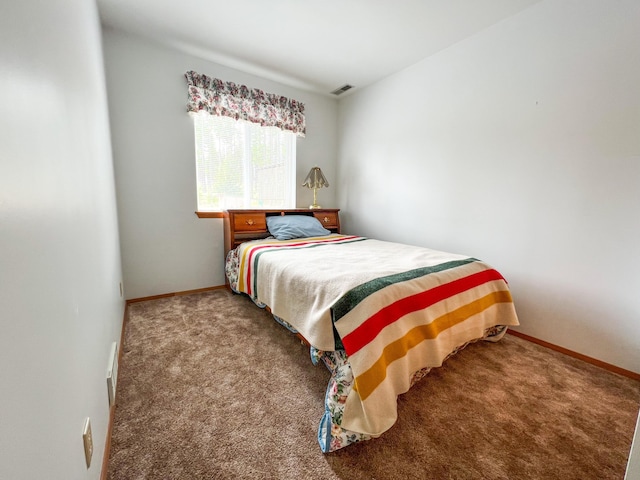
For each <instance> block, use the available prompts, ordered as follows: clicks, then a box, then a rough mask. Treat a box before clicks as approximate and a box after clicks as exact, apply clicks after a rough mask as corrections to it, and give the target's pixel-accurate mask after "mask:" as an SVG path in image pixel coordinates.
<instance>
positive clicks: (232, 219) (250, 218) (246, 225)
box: [224, 208, 340, 258]
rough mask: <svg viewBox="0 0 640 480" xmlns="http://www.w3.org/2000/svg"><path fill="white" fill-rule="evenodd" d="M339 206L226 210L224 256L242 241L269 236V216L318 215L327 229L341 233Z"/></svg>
mask: <svg viewBox="0 0 640 480" xmlns="http://www.w3.org/2000/svg"><path fill="white" fill-rule="evenodd" d="M339 211H340V209H339V208H319V209H314V210H310V209H308V208H294V209H284V210H225V212H224V256H225V258H227V253H229V250H231V249H233V248H236V247H237V246H238V245H240V244H241V243H242V242H247V241H249V240H257V239H259V238H266V237H268V236H269V231H268V230H267V217H269V216H274V215H309V216H311V217H316V218H317V219H318V220H320V223H322V225H323V226H324V228H326V229H327V230H331V232H333V233H340V217H339V215H338V212H339Z"/></svg>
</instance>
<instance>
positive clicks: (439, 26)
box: [97, 0, 540, 95]
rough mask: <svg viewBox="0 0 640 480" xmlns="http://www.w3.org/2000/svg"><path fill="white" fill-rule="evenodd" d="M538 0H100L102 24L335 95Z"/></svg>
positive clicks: (437, 49) (298, 86)
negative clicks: (346, 86) (340, 89)
mask: <svg viewBox="0 0 640 480" xmlns="http://www.w3.org/2000/svg"><path fill="white" fill-rule="evenodd" d="M539 1H540V0H395V1H391V0H225V1H222V0H97V4H98V8H99V11H100V16H101V21H102V23H103V24H104V25H107V26H110V27H113V28H116V29H120V30H124V31H128V32H133V33H135V34H137V35H141V36H144V37H148V38H151V39H153V40H156V41H159V42H161V43H164V44H166V45H169V46H172V47H174V48H177V49H179V50H182V51H184V52H186V53H189V54H192V55H195V56H198V57H201V58H204V59H207V60H210V61H213V62H216V63H219V64H222V65H225V66H228V67H232V68H235V69H238V70H242V71H244V72H247V73H251V74H254V75H258V76H261V77H264V78H268V79H271V80H275V81H278V82H280V83H284V84H286V85H291V86H294V87H297V88H301V89H304V90H310V91H314V92H318V93H322V94H327V95H329V94H330V92H332V91H333V90H336V89H338V88H339V87H342V86H343V85H345V84H350V85H353V86H355V87H356V88H354V89H352V90H350V92H353V91H356V90H357V88H358V87H364V86H366V85H369V84H371V83H374V82H376V81H377V80H380V79H381V78H384V77H386V76H388V75H390V74H392V73H394V72H397V71H399V70H402V69H403V68H405V67H408V66H409V65H412V64H414V63H416V62H418V61H419V60H421V59H423V58H425V57H428V56H430V55H433V54H434V53H436V52H438V51H440V50H443V49H445V48H447V47H448V46H450V45H453V44H454V43H457V42H459V41H461V40H463V39H465V38H468V37H470V36H472V35H474V34H475V33H477V32H479V31H480V30H483V29H485V28H487V27H489V26H490V25H493V24H495V23H497V22H500V21H501V20H503V19H505V18H507V17H509V16H512V15H515V14H517V13H518V12H520V11H522V10H524V9H525V8H527V7H529V6H530V5H532V4H534V3H537V2H539ZM202 73H206V72H202ZM343 95H348V93H345V94H343Z"/></svg>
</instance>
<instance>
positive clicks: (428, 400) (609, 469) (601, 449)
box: [108, 290, 640, 480]
mask: <svg viewBox="0 0 640 480" xmlns="http://www.w3.org/2000/svg"><path fill="white" fill-rule="evenodd" d="M328 378H329V372H328V371H327V370H326V368H325V367H324V366H323V365H318V366H316V367H314V366H313V365H312V364H311V361H310V359H309V355H308V350H307V348H306V347H304V346H303V345H301V344H300V342H299V341H298V340H297V339H296V338H295V337H294V336H293V335H292V334H290V333H289V332H288V331H287V330H285V329H284V328H283V327H281V326H280V325H278V324H277V323H275V322H274V321H273V320H272V319H271V317H270V316H269V314H268V313H267V312H265V311H263V310H260V309H259V308H257V307H256V306H255V305H254V304H253V303H252V302H251V301H250V300H249V299H248V298H247V297H244V296H238V295H233V294H231V293H229V292H227V291H226V290H215V291H212V292H208V293H201V294H194V295H188V296H177V297H171V298H166V299H160V300H153V301H147V302H141V303H135V304H132V305H130V307H129V321H128V322H127V325H126V330H125V341H124V346H123V357H122V362H121V364H120V375H119V383H118V398H117V404H116V414H115V423H114V425H113V434H112V443H111V454H110V460H109V471H108V478H109V479H111V480H119V479H126V480H131V479H143V478H144V479H236V478H238V479H244V478H253V479H263V478H268V479H280V478H283V479H307V478H309V479H311V478H315V479H344V480H347V479H349V480H352V479H510V480H513V479H563V480H566V479H581V480H585V479H599V480H602V479H622V478H623V477H624V472H625V468H626V462H627V456H628V454H629V449H630V446H631V439H632V437H633V430H634V426H635V420H636V415H637V414H638V407H639V405H640V383H639V382H637V381H634V380H631V379H629V378H625V377H621V376H618V375H616V374H612V373H609V372H607V371H605V370H602V369H600V368H597V367H594V366H592V365H589V364H586V363H583V362H581V361H579V360H576V359H573V358H571V357H567V356H565V355H562V354H559V353H556V352H554V351H551V350H548V349H545V348H543V347H540V346H538V345H535V344H532V343H530V342H527V341H525V340H522V339H520V338H517V337H515V336H512V335H507V336H506V337H505V338H504V339H503V340H502V341H501V342H499V343H497V344H490V343H486V342H478V343H475V344H472V345H470V346H468V347H467V348H466V349H464V350H463V351H461V352H460V353H458V354H457V355H455V356H454V357H452V358H450V359H449V360H448V361H447V362H446V363H445V365H444V366H443V367H441V368H437V369H434V370H433V371H432V372H431V373H430V374H429V375H428V376H427V377H426V378H425V379H423V380H422V381H421V382H419V383H418V384H417V385H416V386H415V387H414V388H413V389H412V390H410V391H409V392H408V393H406V394H404V395H402V396H401V397H400V398H399V399H398V402H399V420H398V422H397V423H396V425H394V426H393V428H391V430H389V431H387V432H386V433H385V434H384V435H383V436H382V437H380V438H378V439H374V440H370V441H367V442H362V443H359V444H355V445H351V446H349V447H347V448H344V449H342V450H339V451H338V452H334V453H331V454H323V453H321V451H320V448H319V446H318V443H317V440H316V431H317V425H318V420H319V419H320V416H321V414H322V412H323V399H324V393H325V388H326V384H327V381H328Z"/></svg>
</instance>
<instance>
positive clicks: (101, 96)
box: [0, 0, 124, 480]
mask: <svg viewBox="0 0 640 480" xmlns="http://www.w3.org/2000/svg"><path fill="white" fill-rule="evenodd" d="M108 128H109V125H108V116H107V100H106V90H105V79H104V70H103V60H102V51H101V33H100V24H99V19H98V14H97V9H96V7H95V4H94V2H87V1H85V0H49V1H47V2H42V1H38V0H22V1H20V2H2V3H0V385H1V386H2V394H1V395H0V478H2V479H11V480H21V479H24V480H32V479H40V478H42V479H44V478H46V479H52V480H57V479H59V480H72V479H97V478H99V477H100V470H101V467H102V455H103V452H104V447H105V438H106V434H107V425H108V420H109V405H108V397H107V390H106V378H105V375H106V369H107V361H108V355H109V348H110V346H111V343H112V342H113V341H116V340H119V336H120V329H121V326H122V316H123V312H124V301H123V299H121V298H120V292H119V283H120V281H121V269H120V253H119V243H118V230H117V219H116V201H115V191H114V180H113V165H112V161H111V147H110V140H109V130H108ZM86 417H90V418H91V421H92V431H93V439H94V453H93V459H92V464H91V468H90V469H89V470H87V467H86V465H85V459H84V451H83V446H82V428H83V424H84V421H85V418H86Z"/></svg>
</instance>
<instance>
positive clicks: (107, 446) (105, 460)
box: [100, 302, 129, 480]
mask: <svg viewBox="0 0 640 480" xmlns="http://www.w3.org/2000/svg"><path fill="white" fill-rule="evenodd" d="M128 320H129V304H128V303H126V302H125V304H124V314H123V315H122V329H121V330H120V343H119V344H118V370H120V365H122V350H123V348H122V345H123V344H124V330H125V328H126V326H127V321H128ZM117 398H118V388H117V386H116V394H115V399H114V401H113V405H111V407H110V408H109V425H108V426H107V438H106V439H105V442H104V453H103V454H102V467H101V468H102V470H101V471H100V480H106V479H107V473H108V471H109V454H110V452H111V431H112V429H113V422H114V417H115V415H116V400H117Z"/></svg>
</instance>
